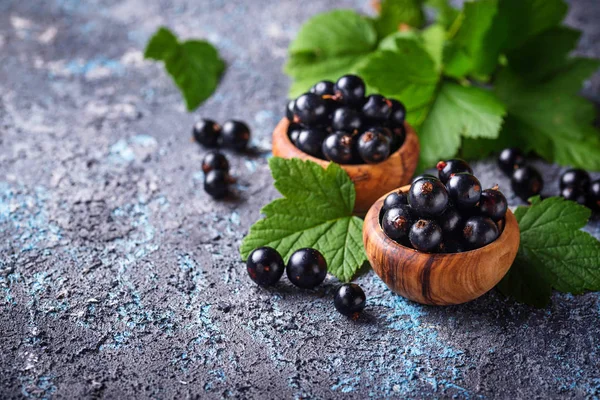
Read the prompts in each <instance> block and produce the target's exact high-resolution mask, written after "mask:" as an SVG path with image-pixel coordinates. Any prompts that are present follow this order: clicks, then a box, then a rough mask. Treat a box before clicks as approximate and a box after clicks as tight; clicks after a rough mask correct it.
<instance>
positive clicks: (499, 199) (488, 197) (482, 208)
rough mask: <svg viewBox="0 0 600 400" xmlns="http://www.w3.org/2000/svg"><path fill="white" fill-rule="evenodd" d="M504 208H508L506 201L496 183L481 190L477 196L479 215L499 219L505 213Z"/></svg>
mask: <svg viewBox="0 0 600 400" xmlns="http://www.w3.org/2000/svg"><path fill="white" fill-rule="evenodd" d="M506 210H508V202H507V201H506V197H504V195H503V194H502V192H500V191H499V190H498V186H497V185H496V186H494V187H493V188H491V189H485V190H484V191H483V192H481V197H480V198H479V212H480V213H481V215H483V216H485V217H489V218H491V219H492V220H494V221H499V220H501V219H502V218H504V216H505V215H506Z"/></svg>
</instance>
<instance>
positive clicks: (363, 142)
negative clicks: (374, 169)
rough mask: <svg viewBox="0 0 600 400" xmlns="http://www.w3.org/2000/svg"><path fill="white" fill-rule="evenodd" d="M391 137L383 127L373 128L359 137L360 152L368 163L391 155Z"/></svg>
mask: <svg viewBox="0 0 600 400" xmlns="http://www.w3.org/2000/svg"><path fill="white" fill-rule="evenodd" d="M390 144H391V143H390V138H389V136H388V134H387V133H386V132H385V131H384V130H383V129H382V128H371V129H369V130H367V131H366V132H364V133H363V134H362V135H360V136H359V138H358V154H359V155H360V157H361V158H362V159H363V160H364V161H365V162H366V163H367V164H375V163H378V162H381V161H383V160H385V159H386V158H387V157H388V156H389V155H390Z"/></svg>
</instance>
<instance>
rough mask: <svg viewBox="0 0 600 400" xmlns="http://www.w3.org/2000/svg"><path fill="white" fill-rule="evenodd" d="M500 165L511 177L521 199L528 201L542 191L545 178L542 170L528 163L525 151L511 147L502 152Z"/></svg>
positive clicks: (513, 188) (511, 184)
mask: <svg viewBox="0 0 600 400" xmlns="http://www.w3.org/2000/svg"><path fill="white" fill-rule="evenodd" d="M498 166H499V167H500V169H501V170H502V172H504V173H505V174H506V176H508V177H509V178H510V186H511V188H512V190H513V192H514V193H515V195H517V196H518V197H519V198H521V200H524V201H527V199H529V198H530V197H532V196H536V195H538V194H540V193H541V192H542V189H543V188H544V180H543V179H542V175H541V174H540V172H539V171H538V170H537V169H535V168H534V167H532V166H531V165H528V164H527V160H526V159H525V155H524V154H523V152H522V151H521V150H519V149H517V148H515V147H509V148H506V149H504V150H502V151H501V152H500V155H499V156H498Z"/></svg>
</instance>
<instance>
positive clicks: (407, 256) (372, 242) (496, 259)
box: [363, 186, 520, 305]
mask: <svg viewBox="0 0 600 400" xmlns="http://www.w3.org/2000/svg"><path fill="white" fill-rule="evenodd" d="M409 188H410V186H404V187H402V188H401V190H403V191H407V190H408V189H409ZM385 196H387V194H386V195H384V196H382V197H381V198H380V199H379V200H377V201H376V202H375V204H373V206H372V207H371V209H370V210H369V212H368V213H367V216H366V217H365V223H364V225H363V242H364V245H365V251H366V253H367V257H368V258H369V261H370V262H371V266H372V267H373V270H375V272H376V273H377V275H379V277H380V278H381V279H382V280H383V281H384V282H385V283H386V285H387V286H388V287H389V288H390V289H391V290H392V291H393V292H395V293H398V294H399V295H401V296H404V297H406V298H408V299H410V300H413V301H416V302H419V303H422V304H432V305H451V304H461V303H465V302H467V301H471V300H474V299H476V298H478V297H479V296H481V295H483V294H484V293H486V292H488V291H489V290H490V289H492V288H493V287H494V286H496V284H497V283H498V282H500V280H501V279H502V278H503V277H504V275H506V273H507V272H508V270H509V269H510V266H511V265H512V263H513V261H514V259H515V257H516V255H517V250H518V249H519V241H520V232H519V225H518V223H517V220H516V218H515V216H514V215H513V213H512V212H511V211H510V210H508V211H507V212H506V217H505V219H504V222H505V223H504V229H503V230H502V233H501V234H500V236H499V237H498V239H496V240H495V241H494V242H493V243H490V244H488V245H487V246H485V247H481V248H479V249H476V250H471V251H466V252H463V253H449V254H430V253H421V252H418V251H416V250H414V249H411V248H408V247H405V246H402V245H400V244H398V243H396V242H395V241H393V240H392V239H390V238H388V237H387V235H386V234H385V233H384V232H383V230H382V229H381V225H380V224H379V212H380V210H381V207H382V205H383V200H384V199H385Z"/></svg>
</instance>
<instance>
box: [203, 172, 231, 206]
mask: <svg viewBox="0 0 600 400" xmlns="http://www.w3.org/2000/svg"><path fill="white" fill-rule="evenodd" d="M204 191H205V192H206V193H208V194H209V195H210V196H211V197H213V198H215V199H222V198H223V197H225V196H227V193H229V175H228V174H227V172H225V171H221V170H218V169H214V170H212V171H209V172H208V173H207V174H206V175H205V176H204Z"/></svg>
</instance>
